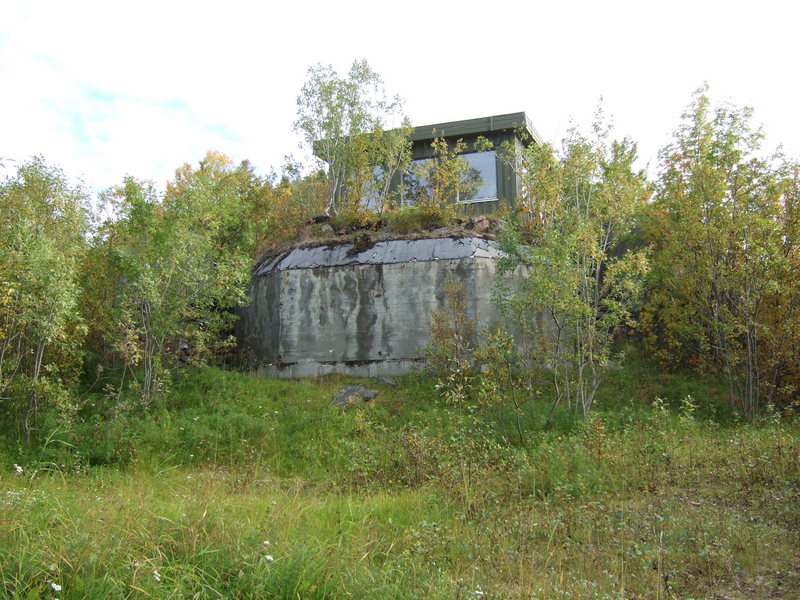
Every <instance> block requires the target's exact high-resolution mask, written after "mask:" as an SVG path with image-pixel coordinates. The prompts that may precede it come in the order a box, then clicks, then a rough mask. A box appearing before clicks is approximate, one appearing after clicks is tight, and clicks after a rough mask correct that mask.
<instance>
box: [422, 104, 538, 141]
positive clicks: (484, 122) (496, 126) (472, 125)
mask: <svg viewBox="0 0 800 600" xmlns="http://www.w3.org/2000/svg"><path fill="white" fill-rule="evenodd" d="M502 131H516V132H519V135H520V137H523V138H524V137H529V138H530V140H532V141H534V142H536V143H537V144H541V143H542V136H541V135H539V132H538V131H536V128H535V127H534V126H533V123H531V121H530V119H529V118H528V116H527V115H526V114H525V113H524V112H518V113H509V114H507V115H494V116H491V117H481V118H478V119H466V120H464V121H449V122H447V123H436V124H433V125H421V126H419V127H415V128H414V130H413V131H412V132H411V141H412V142H421V141H425V140H431V139H433V138H435V137H448V138H450V137H464V136H470V135H484V136H486V135H487V134H491V133H495V132H502Z"/></svg>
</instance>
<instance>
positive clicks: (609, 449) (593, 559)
mask: <svg viewBox="0 0 800 600" xmlns="http://www.w3.org/2000/svg"><path fill="white" fill-rule="evenodd" d="M501 347H502V345H501ZM613 375H616V376H617V377H618V381H619V382H631V381H632V382H635V383H636V385H641V386H643V387H644V388H645V389H647V390H649V391H648V396H647V397H646V398H642V399H639V398H638V397H634V398H628V397H626V396H625V395H621V396H620V397H617V396H615V395H614V394H616V393H618V392H619V387H620V386H619V384H618V383H617V382H612V383H613V385H611V386H608V387H605V386H604V387H603V388H602V390H601V392H600V393H599V395H598V401H597V403H596V406H595V408H594V409H593V414H592V418H591V419H589V420H583V419H576V418H575V417H574V415H572V414H571V413H569V412H568V411H567V410H565V408H564V407H559V409H558V410H557V414H556V416H555V418H554V425H553V427H552V428H551V429H550V430H543V429H542V428H541V426H540V425H537V424H536V423H539V424H541V423H542V421H541V420H539V421H536V420H534V419H531V420H530V425H529V431H528V436H527V437H528V439H529V443H528V445H527V446H526V447H524V448H523V447H508V446H506V445H504V444H502V436H501V435H500V433H499V432H498V431H495V430H494V429H493V428H492V427H490V426H488V424H487V422H486V420H485V419H484V418H483V415H480V414H474V413H473V412H472V411H470V409H469V407H468V406H464V405H462V406H458V407H457V406H453V405H451V404H448V403H445V402H442V401H440V400H438V394H437V393H436V390H435V389H434V388H433V386H432V385H431V383H430V381H429V380H428V378H426V377H424V376H410V377H406V378H403V379H401V380H399V381H398V385H397V387H388V386H386V387H384V386H380V387H381V395H380V396H379V397H378V401H377V403H376V404H375V405H369V406H364V407H361V408H352V409H350V410H349V411H347V412H344V413H341V412H339V411H338V410H336V409H335V408H332V407H330V406H329V402H330V398H331V396H332V395H333V393H334V392H335V391H336V390H337V389H339V388H341V387H342V386H344V385H346V384H347V383H351V381H350V380H349V379H346V378H341V377H335V378H325V379H322V380H317V381H278V380H272V379H267V378H253V377H247V376H244V375H241V374H237V373H232V372H224V371H220V370H218V369H207V368H203V369H192V370H189V371H187V372H186V373H185V376H184V377H182V378H181V379H179V380H178V382H176V384H175V385H174V386H173V388H172V389H171V390H170V391H169V392H168V393H165V394H164V395H162V396H161V397H159V398H158V399H156V400H154V403H153V406H152V407H151V410H150V411H140V412H138V413H137V412H124V413H119V414H117V415H116V416H114V415H113V414H112V412H113V411H112V412H109V413H108V415H107V417H108V418H107V421H106V422H105V425H103V426H98V427H96V428H95V429H93V430H92V431H91V432H89V431H87V432H86V433H85V434H83V439H77V438H75V437H71V436H66V437H65V436H64V434H63V433H59V434H57V435H56V436H54V438H53V439H52V440H51V441H49V442H46V443H43V444H42V445H41V446H40V447H39V448H32V447H30V446H29V447H27V448H26V447H20V448H17V447H15V446H14V445H13V444H10V445H9V444H6V445H4V446H3V447H2V448H0V455H2V456H3V458H4V460H3V461H2V462H3V463H4V464H7V465H12V464H16V465H18V466H19V468H20V470H21V472H19V473H18V472H16V470H15V469H14V468H8V469H6V470H5V471H4V472H3V473H2V474H0V487H1V488H2V492H1V493H0V519H1V520H2V522H3V523H8V524H9V526H8V527H4V528H0V581H2V582H3V583H2V585H3V593H4V594H6V595H12V594H13V595H15V596H22V597H25V596H26V595H28V596H31V597H37V596H44V595H47V594H50V595H53V594H52V593H51V592H53V591H54V589H55V588H53V587H52V584H56V585H57V586H60V587H61V590H59V597H60V598H62V599H63V598H66V599H70V598H83V597H118V596H125V595H129V594H130V593H131V589H132V586H133V588H135V589H137V590H144V591H145V592H146V593H147V594H149V595H150V596H152V597H156V598H161V597H164V598H166V597H175V596H176V595H179V596H181V597H185V596H188V597H192V596H197V597H201V598H202V597H216V596H219V595H222V596H233V597H236V596H239V597H288V598H292V597H302V598H330V597H339V596H341V595H343V594H352V595H353V596H359V597H381V598H408V599H411V598H418V597H426V598H434V599H436V598H442V599H444V598H454V597H467V596H473V597H477V594H476V591H480V592H481V593H483V594H485V595H486V597H496V598H507V597H512V598H513V597H521V598H530V597H542V598H549V597H558V596H560V595H567V594H569V595H571V596H573V597H577V598H616V597H619V596H620V590H622V589H624V590H626V591H625V594H626V595H633V594H635V595H637V596H638V597H658V596H659V595H660V596H661V597H667V596H668V595H671V596H672V597H707V596H710V595H712V594H719V593H726V594H728V592H730V594H734V593H735V590H737V589H738V588H742V589H748V590H750V591H751V592H752V594H754V595H759V596H762V595H767V594H768V593H771V592H770V591H774V592H776V593H777V592H780V593H783V595H784V596H788V595H790V594H791V592H792V591H793V590H794V589H795V586H797V585H798V584H799V583H800V581H798V578H797V574H796V573H795V571H794V570H793V565H794V564H795V563H796V561H797V558H798V556H797V547H798V541H800V540H798V536H797V531H796V524H797V519H798V517H799V516H800V515H798V506H797V503H795V502H792V501H791V500H792V498H793V497H794V495H796V493H797V489H796V488H797V485H796V482H797V481H798V477H799V476H800V473H799V472H798V468H799V466H798V462H797V460H796V456H797V451H798V442H797V440H798V435H797V433H798V432H797V424H796V423H792V422H791V421H788V420H778V421H777V422H771V423H766V422H764V423H760V424H758V425H756V424H744V425H743V424H737V425H735V426H733V427H729V426H724V425H720V424H719V423H717V422H715V421H713V420H709V419H708V418H707V417H706V416H705V415H704V413H703V411H702V406H703V405H708V404H710V403H712V402H715V398H714V397H713V396H709V395H708V394H709V393H710V390H708V389H706V388H704V387H703V382H697V381H695V382H693V385H694V387H692V388H691V389H692V390H693V391H692V392H691V394H692V396H693V398H695V402H696V404H697V405H698V409H697V410H696V411H693V413H692V418H691V419H687V418H686V416H687V410H688V409H687V408H686V404H687V403H686V402H684V409H683V410H681V409H680V408H679V407H678V405H679V403H680V400H681V398H682V397H684V396H685V394H683V389H688V388H686V387H681V386H679V385H678V382H675V381H662V380H661V378H660V377H659V375H658V372H657V371H656V370H655V369H654V370H653V371H652V373H649V372H643V371H642V366H641V365H638V364H637V363H636V362H635V361H632V362H631V365H629V366H626V367H624V368H623V369H622V370H621V371H620V372H618V373H615V374H613ZM610 376H611V375H610ZM363 383H367V382H363ZM686 383H687V385H688V384H689V383H692V382H686ZM665 386H666V387H665ZM704 390H705V391H704ZM651 392H652V394H654V395H662V397H664V398H666V399H667V401H666V402H665V403H662V404H661V405H660V406H651V401H652V399H653V396H651V395H650V393H651ZM681 394H683V396H681ZM95 401H98V402H102V401H103V399H102V397H101V396H96V397H95V396H92V398H91V402H95ZM111 406H113V405H112V404H107V405H103V406H102V407H100V406H98V407H96V408H97V409H102V410H100V411H99V412H102V411H104V410H106V409H110V408H111ZM86 408H87V409H88V408H89V407H88V406H87V407H86ZM543 408H546V407H543ZM97 412H98V411H95V410H92V411H88V410H87V412H86V413H84V414H83V415H82V417H81V418H86V417H87V416H88V415H89V414H97ZM618 414H624V415H626V419H627V418H630V419H631V420H630V421H627V422H626V423H624V424H623V423H620V422H619V421H618V419H619V417H618ZM112 423H115V425H114V428H113V436H112V434H111V433H110V432H111V429H110V426H111V424H112ZM112 437H113V438H114V439H112ZM104 439H105V441H107V442H109V443H113V445H115V446H116V447H117V448H119V449H120V451H119V452H118V454H117V457H116V459H112V460H110V461H107V462H106V463H105V464H103V465H97V466H90V465H88V463H87V456H88V454H87V449H89V448H98V446H99V444H101V443H103V441H104ZM4 443H6V440H4ZM126 447H127V448H129V449H128V450H124V448H126ZM131 447H133V448H134V449H130V448H131ZM111 456H113V455H111ZM110 507H111V508H110ZM721 508H724V510H721ZM267 556H269V557H270V558H271V559H272V560H270V559H268V558H267ZM520 573H523V574H524V576H522V577H521V576H520ZM765 573H768V574H770V575H765ZM774 573H781V575H780V576H778V575H773V574H774ZM137 593H141V592H137Z"/></svg>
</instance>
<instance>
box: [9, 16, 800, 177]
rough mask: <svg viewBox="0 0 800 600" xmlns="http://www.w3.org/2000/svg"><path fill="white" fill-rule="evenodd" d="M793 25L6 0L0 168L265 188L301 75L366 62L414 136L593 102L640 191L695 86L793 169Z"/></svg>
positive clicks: (570, 115) (799, 133)
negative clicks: (34, 165)
mask: <svg viewBox="0 0 800 600" xmlns="http://www.w3.org/2000/svg"><path fill="white" fill-rule="evenodd" d="M798 22H800V3H796V2H790V1H788V0H781V1H774V0H761V1H759V2H752V1H750V2H740V1H739V0H728V1H717V0H706V1H704V0H669V1H663V0H662V1H661V2H654V1H648V0H637V1H623V0H603V1H598V0H594V1H585V2H584V1H577V0H561V1H560V2H541V1H536V0H528V1H515V2H511V1H507V0H494V1H492V2H476V1H472V0H461V1H458V2H451V1H449V0H427V1H419V0H404V1H403V2H396V3H379V2H374V1H372V2H369V1H361V0H337V1H336V2H333V1H331V0H327V1H324V2H316V1H307V0H294V1H286V0H282V1H281V2H280V3H271V2H270V3H268V2H263V1H262V2H255V1H252V2H248V1H241V0H228V1H227V2H225V3H221V2H214V3H211V2H205V1H203V0H193V1H192V2H184V1H182V0H158V1H152V0H137V1H136V2H130V1H128V0H118V1H116V2H109V1H108V0H103V1H100V2H93V1H82V0H71V1H70V2H64V1H63V0H59V1H56V2H51V1H46V0H39V1H37V0H6V1H5V2H3V4H2V5H0V157H2V162H3V164H4V165H5V168H6V170H8V166H9V165H13V164H15V162H14V161H16V164H19V162H22V161H24V160H25V159H27V158H28V157H30V156H32V155H37V154H38V155H43V156H44V157H45V159H46V160H47V161H48V162H49V163H51V164H55V165H58V166H60V167H61V168H63V169H64V171H65V172H66V173H67V174H68V175H70V176H72V177H76V178H81V179H83V181H84V182H85V183H86V185H87V186H89V188H90V189H92V190H95V191H100V190H102V189H105V188H107V187H110V186H113V185H116V184H118V183H120V182H121V181H122V178H123V177H124V176H125V175H126V174H129V175H133V176H135V177H137V178H139V179H147V180H151V181H153V182H155V183H156V184H157V185H159V186H162V187H163V185H164V184H165V183H166V181H168V180H170V179H171V178H172V176H173V173H174V170H175V169H177V168H178V167H180V166H181V165H182V164H184V163H186V162H188V163H194V164H196V163H197V161H199V160H200V159H202V158H203V156H204V155H205V154H206V152H207V151H208V150H216V151H220V152H223V153H225V154H227V155H228V156H230V157H231V158H232V159H233V160H234V161H235V162H239V161H241V160H244V159H247V160H249V161H250V162H251V163H253V164H254V165H255V166H256V167H257V169H258V170H259V171H260V172H262V173H266V172H267V171H269V170H270V169H271V168H274V169H275V170H277V171H279V170H280V167H281V165H282V164H283V163H284V157H285V156H286V155H288V154H293V155H294V156H295V157H296V158H299V159H302V160H309V158H308V153H307V152H306V151H304V150H302V149H301V148H299V144H300V136H299V135H297V134H296V133H295V132H294V131H293V130H292V123H293V121H294V120H295V118H296V98H297V94H298V92H299V91H300V88H301V87H302V85H303V82H304V80H305V77H306V72H307V69H308V67H309V66H311V65H313V64H315V63H322V64H331V65H333V66H334V67H335V68H336V69H338V70H339V72H340V73H343V74H344V73H346V71H347V69H348V68H349V66H350V64H351V63H352V62H353V60H356V59H362V58H365V59H366V60H367V61H368V62H369V63H370V65H371V66H372V67H373V69H375V70H376V71H377V72H378V73H380V74H381V75H382V77H383V80H384V83H385V85H386V88H387V89H388V90H389V91H390V92H396V93H399V94H400V95H401V96H402V97H403V98H404V99H405V112H406V114H407V115H408V117H409V118H410V119H411V122H412V123H413V124H415V125H426V124H431V123H438V122H443V121H453V120H460V119H468V118H474V117H483V116H489V115H498V114H504V113H511V112H521V111H524V112H526V113H527V115H528V117H529V118H530V119H531V121H532V122H533V124H534V126H535V127H536V128H537V130H538V131H539V132H540V134H541V135H542V136H543V137H544V139H545V140H547V141H550V142H553V143H555V144H559V143H560V140H561V139H562V138H563V136H564V135H565V134H566V132H567V130H568V129H569V127H570V126H571V124H577V125H588V124H589V123H590V121H591V118H592V115H593V113H594V111H595V108H596V106H597V104H598V102H599V101H600V98H601V97H602V99H603V106H604V110H605V112H606V113H607V114H609V115H611V116H612V117H613V119H614V123H615V125H616V130H615V131H616V135H617V136H623V135H627V136H630V137H632V138H633V139H634V140H635V141H637V142H638V144H639V150H640V153H639V154H640V160H639V165H640V166H641V167H643V168H644V167H646V168H649V169H650V171H651V173H654V172H655V170H656V167H657V153H658V150H659V148H660V147H661V146H663V145H664V144H665V143H667V142H669V140H670V135H671V132H672V131H673V130H674V129H675V128H676V127H677V125H678V124H679V121H680V115H681V113H682V112H683V110H684V109H685V108H686V106H687V105H688V104H689V102H690V101H691V98H692V93H693V92H694V91H695V90H696V89H698V88H699V87H700V86H702V85H703V84H704V83H706V82H707V83H708V85H709V95H710V97H711V99H712V101H713V102H716V103H721V102H731V103H733V104H735V105H737V106H745V105H747V106H752V107H753V108H754V109H755V119H754V120H755V123H756V124H763V126H764V129H765V131H766V133H767V140H766V145H767V147H768V148H769V149H772V148H774V147H776V146H777V145H778V144H783V147H784V151H785V152H786V153H787V154H789V155H790V156H794V157H796V158H800V117H798V106H800V102H798V99H799V97H800V78H798V77H797V73H796V71H797V59H798V55H799V54H800V53H799V52H798V47H799V46H798V38H797V32H796V27H797V23H798Z"/></svg>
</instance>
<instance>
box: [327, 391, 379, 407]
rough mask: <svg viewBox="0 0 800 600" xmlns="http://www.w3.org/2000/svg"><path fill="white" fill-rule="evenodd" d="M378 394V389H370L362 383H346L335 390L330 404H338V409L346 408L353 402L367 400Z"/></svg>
mask: <svg viewBox="0 0 800 600" xmlns="http://www.w3.org/2000/svg"><path fill="white" fill-rule="evenodd" d="M377 395H378V390H370V389H367V388H365V387H364V386H363V385H348V386H347V387H346V388H343V389H341V390H339V391H338V392H336V394H335V395H334V396H333V401H332V402H331V406H338V407H339V410H347V409H348V408H350V407H351V406H353V405H354V404H359V403H361V402H369V401H370V400H372V399H373V398H374V397H375V396H377Z"/></svg>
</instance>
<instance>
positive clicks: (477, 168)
mask: <svg viewBox="0 0 800 600" xmlns="http://www.w3.org/2000/svg"><path fill="white" fill-rule="evenodd" d="M459 158H463V159H464V160H465V161H466V169H465V170H464V172H463V174H462V178H461V180H462V181H461V182H462V184H463V185H462V186H460V188H461V189H459V191H458V193H457V197H456V198H455V201H456V202H459V203H462V204H467V203H471V202H483V201H486V200H496V199H497V171H496V164H495V161H496V157H495V152H494V150H489V151H487V152H470V153H468V154H461V155H459ZM435 160H436V159H433V158H420V159H417V160H415V161H413V162H412V163H411V166H410V167H409V169H408V171H407V172H406V173H404V174H403V203H404V204H413V203H414V202H416V201H417V200H418V199H419V198H420V195H421V194H427V195H428V197H430V196H431V194H432V193H433V190H432V189H431V185H430V183H429V181H428V177H427V176H426V174H427V173H429V172H430V170H431V169H434V168H435V162H434V161H435Z"/></svg>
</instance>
